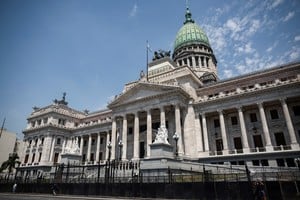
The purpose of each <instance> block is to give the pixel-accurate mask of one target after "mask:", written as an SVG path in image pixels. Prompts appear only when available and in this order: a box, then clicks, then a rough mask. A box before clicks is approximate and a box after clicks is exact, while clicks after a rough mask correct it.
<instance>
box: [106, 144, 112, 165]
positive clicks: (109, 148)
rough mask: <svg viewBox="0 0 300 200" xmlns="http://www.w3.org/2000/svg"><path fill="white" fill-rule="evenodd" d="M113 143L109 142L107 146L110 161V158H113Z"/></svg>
mask: <svg viewBox="0 0 300 200" xmlns="http://www.w3.org/2000/svg"><path fill="white" fill-rule="evenodd" d="M111 147H112V145H111V142H110V141H109V142H108V144H107V148H108V161H110V156H111Z"/></svg>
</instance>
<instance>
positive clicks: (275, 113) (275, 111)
mask: <svg viewBox="0 0 300 200" xmlns="http://www.w3.org/2000/svg"><path fill="white" fill-rule="evenodd" d="M270 115H271V119H279V116H278V111H277V110H276V109H273V110H270Z"/></svg>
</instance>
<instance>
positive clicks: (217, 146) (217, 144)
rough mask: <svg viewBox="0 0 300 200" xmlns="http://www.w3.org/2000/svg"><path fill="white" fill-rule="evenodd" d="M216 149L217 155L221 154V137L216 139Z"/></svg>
mask: <svg viewBox="0 0 300 200" xmlns="http://www.w3.org/2000/svg"><path fill="white" fill-rule="evenodd" d="M216 150H217V154H218V155H220V154H222V150H223V141H222V139H217V140H216Z"/></svg>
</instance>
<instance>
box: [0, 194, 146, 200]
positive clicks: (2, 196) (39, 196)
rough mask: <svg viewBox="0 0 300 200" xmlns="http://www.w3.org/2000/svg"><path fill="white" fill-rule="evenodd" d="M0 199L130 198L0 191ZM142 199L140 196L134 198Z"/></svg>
mask: <svg viewBox="0 0 300 200" xmlns="http://www.w3.org/2000/svg"><path fill="white" fill-rule="evenodd" d="M0 199H1V200H27V199H28V200H59V199H63V200H76V199H80V200H81V199H82V200H85V199H86V200H110V199H119V200H122V199H123V200H128V199H132V197H131V198H120V197H95V196H94V197H86V196H71V195H57V196H53V195H50V194H13V193H0ZM135 199H142V198H135Z"/></svg>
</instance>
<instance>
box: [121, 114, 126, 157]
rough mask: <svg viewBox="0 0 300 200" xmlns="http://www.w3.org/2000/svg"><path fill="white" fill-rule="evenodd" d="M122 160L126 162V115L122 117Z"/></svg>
mask: <svg viewBox="0 0 300 200" xmlns="http://www.w3.org/2000/svg"><path fill="white" fill-rule="evenodd" d="M122 142H123V149H122V160H126V158H127V116H126V114H125V115H124V116H123V129H122Z"/></svg>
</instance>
